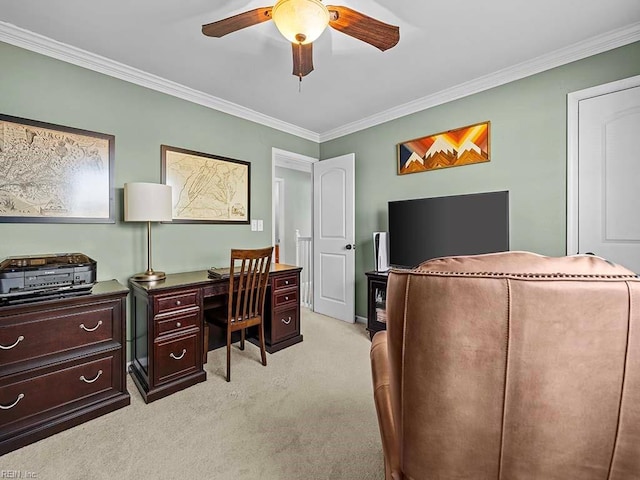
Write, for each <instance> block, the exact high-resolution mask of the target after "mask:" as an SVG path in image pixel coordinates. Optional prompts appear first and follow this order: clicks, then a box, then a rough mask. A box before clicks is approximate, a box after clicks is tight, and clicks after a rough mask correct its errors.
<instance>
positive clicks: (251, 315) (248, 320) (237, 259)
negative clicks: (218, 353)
mask: <svg viewBox="0 0 640 480" xmlns="http://www.w3.org/2000/svg"><path fill="white" fill-rule="evenodd" d="M272 255H273V247H267V248H260V249H254V250H239V249H232V250H231V264H230V267H229V296H228V301H227V303H228V308H227V312H226V315H225V313H224V312H221V311H217V312H216V311H212V312H211V314H210V315H209V316H208V317H207V318H206V322H211V323H214V324H216V325H219V326H221V327H224V328H225V329H226V334H227V335H226V336H227V382H229V381H231V334H232V333H233V332H236V331H238V330H240V332H241V334H240V335H241V336H240V350H244V340H245V333H246V329H247V328H249V327H253V326H255V325H257V326H258V327H259V328H258V340H259V342H260V354H261V356H262V365H265V366H266V365H267V354H266V351H265V346H264V324H263V322H262V319H263V317H264V301H265V298H266V292H267V283H268V282H269V269H270V267H271V256H272ZM208 331H209V328H208V325H206V323H205V338H204V342H205V347H204V348H205V350H204V354H205V356H206V352H207V347H208V336H209V335H208Z"/></svg>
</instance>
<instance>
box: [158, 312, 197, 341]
mask: <svg viewBox="0 0 640 480" xmlns="http://www.w3.org/2000/svg"><path fill="white" fill-rule="evenodd" d="M199 318H200V309H199V308H192V309H189V310H188V311H187V312H180V313H177V314H173V315H164V316H161V315H159V316H157V317H156V335H158V336H159V335H165V334H167V333H174V332H179V331H180V330H185V329H187V328H193V327H197V326H198V319H199Z"/></svg>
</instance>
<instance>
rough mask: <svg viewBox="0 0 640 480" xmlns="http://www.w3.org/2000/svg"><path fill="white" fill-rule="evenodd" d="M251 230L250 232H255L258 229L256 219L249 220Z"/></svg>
mask: <svg viewBox="0 0 640 480" xmlns="http://www.w3.org/2000/svg"><path fill="white" fill-rule="evenodd" d="M251 231H252V232H257V231H258V221H257V220H251Z"/></svg>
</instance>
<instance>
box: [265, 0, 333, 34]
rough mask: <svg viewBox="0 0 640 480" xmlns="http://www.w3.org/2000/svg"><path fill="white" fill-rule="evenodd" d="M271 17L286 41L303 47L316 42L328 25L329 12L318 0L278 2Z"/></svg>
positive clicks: (284, 0) (282, 0)
mask: <svg viewBox="0 0 640 480" xmlns="http://www.w3.org/2000/svg"><path fill="white" fill-rule="evenodd" d="M271 17H272V18H273V21H274V22H275V24H276V27H278V30H280V33H281V34H282V35H283V36H284V37H285V38H286V39H287V40H289V41H290V42H292V43H301V44H303V45H306V44H307V43H311V42H313V41H314V40H316V39H317V38H318V37H319V36H320V35H321V34H322V32H324V29H325V28H327V25H328V24H329V10H327V7H325V6H324V5H323V4H322V3H321V2H320V1H318V0H279V1H278V2H277V3H276V4H275V5H274V6H273V10H272V12H271Z"/></svg>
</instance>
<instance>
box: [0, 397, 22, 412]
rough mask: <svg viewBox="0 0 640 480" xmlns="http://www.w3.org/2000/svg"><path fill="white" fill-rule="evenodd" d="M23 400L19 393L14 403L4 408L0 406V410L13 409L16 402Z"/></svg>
mask: <svg viewBox="0 0 640 480" xmlns="http://www.w3.org/2000/svg"><path fill="white" fill-rule="evenodd" d="M23 398H24V393H21V394H20V395H18V398H16V401H15V402H13V403H12V404H11V405H7V406H6V407H5V406H4V405H0V410H9V409H11V408H13V407H15V406H16V405H17V404H18V402H19V401H20V400H22V399H23Z"/></svg>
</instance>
